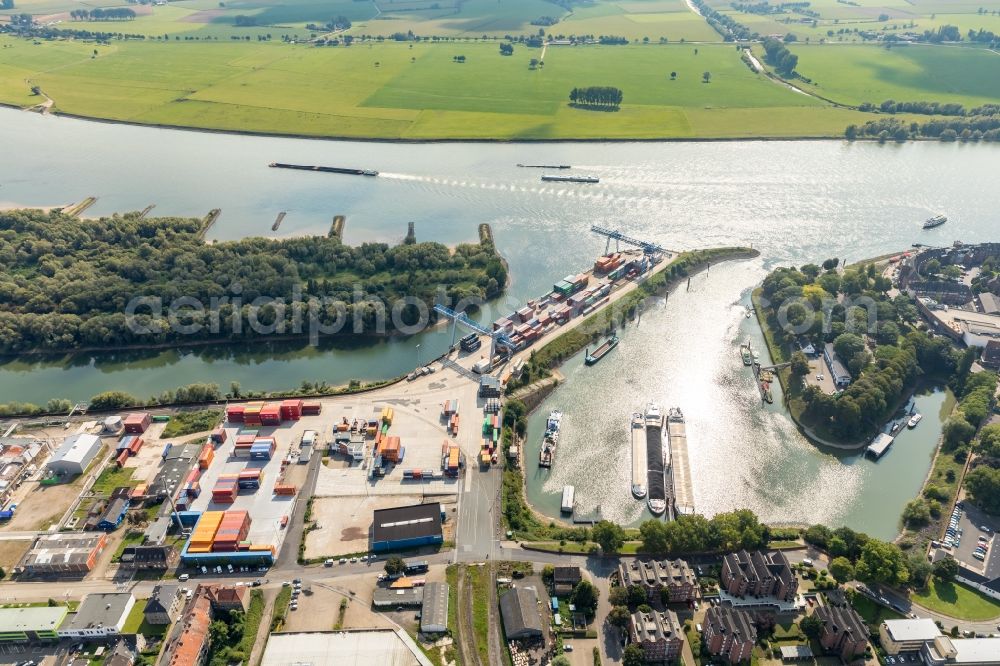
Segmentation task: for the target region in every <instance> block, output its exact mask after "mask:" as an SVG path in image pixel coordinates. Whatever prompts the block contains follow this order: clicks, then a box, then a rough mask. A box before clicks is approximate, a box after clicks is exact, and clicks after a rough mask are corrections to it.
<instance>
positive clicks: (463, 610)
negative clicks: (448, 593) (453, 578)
mask: <svg viewBox="0 0 1000 666" xmlns="http://www.w3.org/2000/svg"><path fill="white" fill-rule="evenodd" d="M472 603H473V594H472V586H471V585H470V584H469V581H468V580H467V576H466V568H465V567H464V566H461V567H459V569H458V608H457V609H456V610H457V611H458V612H457V613H456V616H457V618H458V652H459V655H460V656H461V664H462V666H484V664H482V663H480V661H479V655H478V653H477V650H476V649H475V643H476V632H475V630H474V629H473V625H472Z"/></svg>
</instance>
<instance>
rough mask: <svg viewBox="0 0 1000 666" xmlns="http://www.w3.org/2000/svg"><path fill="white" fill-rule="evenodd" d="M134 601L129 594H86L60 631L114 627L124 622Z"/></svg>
mask: <svg viewBox="0 0 1000 666" xmlns="http://www.w3.org/2000/svg"><path fill="white" fill-rule="evenodd" d="M134 601H135V598H134V597H133V596H132V593H131V592H106V593H93V594H88V595H87V596H85V597H84V598H83V602H82V603H81V604H80V606H79V607H78V608H77V609H76V614H75V615H73V616H72V617H70V618H67V619H68V621H67V622H66V623H65V624H64V625H63V626H61V627H59V629H60V630H62V631H80V630H82V629H90V628H93V627H115V626H118V623H119V622H121V621H122V620H124V618H125V614H126V613H127V612H128V611H129V609H130V605H131V603H132V602H134Z"/></svg>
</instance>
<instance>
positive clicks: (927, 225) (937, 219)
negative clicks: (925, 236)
mask: <svg viewBox="0 0 1000 666" xmlns="http://www.w3.org/2000/svg"><path fill="white" fill-rule="evenodd" d="M947 221H948V218H947V217H945V216H944V215H935V216H934V217H932V218H929V219H928V220H926V221H925V222H924V229H933V228H934V227H940V226H941V225H942V224H944V223H945V222H947Z"/></svg>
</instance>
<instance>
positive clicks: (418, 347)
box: [417, 343, 420, 368]
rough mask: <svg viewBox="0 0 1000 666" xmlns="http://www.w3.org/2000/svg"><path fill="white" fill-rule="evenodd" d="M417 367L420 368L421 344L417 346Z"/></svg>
mask: <svg viewBox="0 0 1000 666" xmlns="http://www.w3.org/2000/svg"><path fill="white" fill-rule="evenodd" d="M417 367H418V368H419V367H420V344H419V343H418V344H417Z"/></svg>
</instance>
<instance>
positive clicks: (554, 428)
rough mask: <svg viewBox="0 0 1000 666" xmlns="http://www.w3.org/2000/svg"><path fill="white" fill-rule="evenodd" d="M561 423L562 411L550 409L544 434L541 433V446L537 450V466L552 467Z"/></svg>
mask: <svg viewBox="0 0 1000 666" xmlns="http://www.w3.org/2000/svg"><path fill="white" fill-rule="evenodd" d="M561 423H562V412H560V411H558V410H552V411H551V412H549V418H548V420H547V421H546V422H545V434H544V435H542V446H541V448H540V449H539V450H538V466H539V467H548V468H551V467H552V460H553V459H554V458H555V457H556V446H558V445H559V426H560V424H561Z"/></svg>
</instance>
